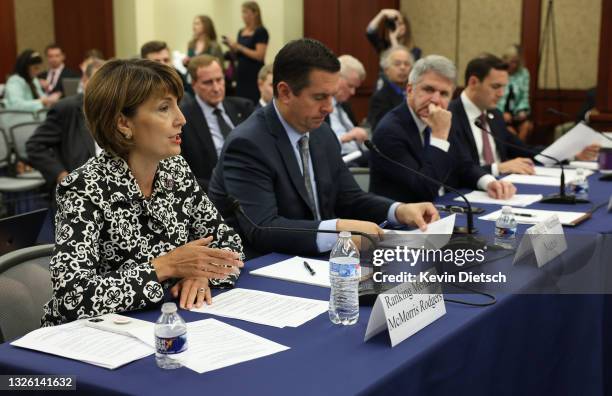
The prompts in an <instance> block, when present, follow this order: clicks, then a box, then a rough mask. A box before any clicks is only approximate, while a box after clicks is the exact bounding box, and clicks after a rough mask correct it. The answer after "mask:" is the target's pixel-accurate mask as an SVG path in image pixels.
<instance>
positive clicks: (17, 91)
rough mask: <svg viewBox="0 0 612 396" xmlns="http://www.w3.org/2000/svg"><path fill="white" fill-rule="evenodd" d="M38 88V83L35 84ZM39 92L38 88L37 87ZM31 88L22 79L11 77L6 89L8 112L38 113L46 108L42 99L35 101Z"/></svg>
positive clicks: (5, 96) (5, 99)
mask: <svg viewBox="0 0 612 396" xmlns="http://www.w3.org/2000/svg"><path fill="white" fill-rule="evenodd" d="M34 85H35V86H36V83H34ZM36 88H37V89H36V90H37V91H38V87H36ZM29 90H30V87H29V86H28V84H27V83H26V82H25V80H23V79H22V78H21V77H18V78H17V77H14V76H13V77H11V78H9V79H8V80H7V82H6V86H5V88H4V103H5V104H6V108H7V110H23V111H37V110H40V109H42V108H43V107H44V106H43V104H42V102H41V101H40V99H34V98H33V97H32V96H31V93H30V94H28V91H29Z"/></svg>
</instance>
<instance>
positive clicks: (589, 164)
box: [569, 161, 599, 171]
mask: <svg viewBox="0 0 612 396" xmlns="http://www.w3.org/2000/svg"><path fill="white" fill-rule="evenodd" d="M569 167H570V168H582V169H589V170H593V171H596V170H599V163H597V162H595V161H570V163H569Z"/></svg>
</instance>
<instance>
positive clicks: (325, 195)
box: [209, 39, 438, 255]
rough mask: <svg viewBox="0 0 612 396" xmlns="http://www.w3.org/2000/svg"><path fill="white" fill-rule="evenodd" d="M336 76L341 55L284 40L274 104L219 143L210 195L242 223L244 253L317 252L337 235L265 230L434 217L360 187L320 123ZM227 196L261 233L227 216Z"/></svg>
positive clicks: (373, 230)
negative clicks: (235, 200)
mask: <svg viewBox="0 0 612 396" xmlns="http://www.w3.org/2000/svg"><path fill="white" fill-rule="evenodd" d="M339 71H340V62H339V61H338V58H336V56H335V55H334V54H333V53H332V52H331V51H330V50H329V49H328V48H327V47H325V46H324V45H323V44H321V43H320V42H318V41H316V40H312V39H300V40H295V41H291V42H289V43H288V44H286V45H285V46H284V47H283V48H282V49H281V50H280V52H279V53H278V55H277V56H276V59H275V60H274V70H273V76H274V100H273V102H272V105H270V106H266V107H265V108H263V109H260V110H258V111H257V112H255V113H254V114H253V115H252V116H251V117H249V119H248V120H246V121H245V122H244V123H242V124H241V125H240V126H238V127H237V128H236V130H235V131H233V132H232V133H231V135H230V137H229V139H228V140H227V142H226V144H225V146H224V149H223V152H222V153H221V157H220V160H219V162H218V163H217V167H216V168H215V171H214V173H213V177H212V179H211V184H210V189H209V194H210V197H211V199H212V200H213V202H215V203H216V204H217V205H218V207H219V208H220V209H221V208H222V209H221V210H223V209H225V212H224V213H223V214H224V218H226V219H228V223H230V222H231V223H233V224H239V225H240V228H241V230H242V234H243V235H244V237H245V238H246V241H245V249H246V244H247V243H248V244H250V247H251V248H252V249H253V251H252V254H253V255H256V254H258V253H264V252H282V253H289V254H304V255H315V254H319V253H322V252H326V251H329V250H330V249H331V248H332V246H333V245H334V243H335V241H336V235H335V234H323V233H314V232H313V233H312V234H310V233H303V232H296V233H292V232H287V231H277V230H271V229H266V228H263V227H287V228H308V229H312V230H313V231H315V230H317V229H321V230H323V229H325V230H338V231H342V230H347V231H348V230H355V231H363V232H366V233H368V234H372V235H374V236H376V235H379V234H381V233H382V230H381V229H380V228H379V227H378V226H377V225H376V223H379V222H381V221H383V220H385V219H387V220H390V221H391V222H392V223H395V224H397V223H402V224H416V225H418V226H419V227H421V228H425V227H426V223H427V222H430V221H432V220H435V219H437V218H438V213H437V211H436V209H435V208H434V207H433V205H432V204H431V203H420V204H402V203H394V202H393V201H391V200H389V199H387V198H383V197H380V196H376V195H374V194H370V193H366V192H363V191H362V190H361V189H360V188H359V186H358V185H357V183H356V182H355V179H354V178H353V176H352V175H351V173H350V172H349V170H348V168H347V167H346V165H345V164H344V162H342V157H341V156H340V145H339V144H338V139H337V138H336V136H335V134H334V132H333V131H332V130H331V128H330V127H329V126H328V125H327V124H326V123H324V122H323V120H324V119H325V117H326V116H327V115H328V114H329V113H331V112H332V110H333V108H332V98H333V95H334V94H335V93H336V90H337V87H338V82H339V81H338V80H339V78H340V76H339ZM228 197H235V198H236V199H237V200H238V201H239V202H240V204H241V205H242V208H243V209H244V211H245V213H246V214H247V215H248V216H249V218H251V219H252V220H253V221H254V222H255V223H256V224H258V225H259V226H260V227H262V228H257V227H253V226H252V225H251V224H250V223H249V222H248V221H247V220H246V219H245V218H243V217H242V216H239V217H236V216H235V213H232V212H230V211H229V205H228ZM229 202H230V203H231V200H229ZM349 219H360V220H349Z"/></svg>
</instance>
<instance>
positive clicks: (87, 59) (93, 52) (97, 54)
mask: <svg viewBox="0 0 612 396" xmlns="http://www.w3.org/2000/svg"><path fill="white" fill-rule="evenodd" d="M103 59H104V54H102V51H100V50H99V49H97V48H92V49H89V50H87V51H85V55H84V56H83V61H81V63H80V64H79V69H81V75H83V74H85V70H86V69H87V65H89V64H90V63H91V62H93V61H94V60H103ZM84 91H85V87H83V80H82V79H81V81H80V82H79V88H78V89H77V93H83V92H84Z"/></svg>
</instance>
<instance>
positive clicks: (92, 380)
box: [0, 180, 612, 395]
mask: <svg viewBox="0 0 612 396" xmlns="http://www.w3.org/2000/svg"><path fill="white" fill-rule="evenodd" d="M608 186H612V184H605V185H604V184H603V183H601V182H597V181H593V180H592V181H591V189H592V193H591V194H592V196H593V197H594V198H595V201H596V202H598V200H603V199H604V198H605V196H609V194H610V190H611V189H612V188H611V187H608ZM523 187H525V188H523ZM600 188H601V189H600ZM604 189H605V190H607V192H606V191H603V190H604ZM553 190H554V189H550V192H552V191H553ZM535 191H538V192H548V191H549V190H548V189H545V188H538V187H537V186H519V192H524V193H526V192H535ZM447 199H448V198H447ZM606 199H607V198H606ZM483 206H484V207H486V208H487V209H488V210H492V209H496V208H494V207H489V206H487V205H483ZM534 206H535V207H544V206H541V205H534ZM546 208H554V209H555V210H564V209H565V207H559V206H554V207H553V206H551V205H547V206H546ZM586 208H587V207H586V206H576V207H575V208H574V207H571V209H570V208H568V209H565V210H584V209H586ZM600 216H601V217H602V218H603V219H600V218H599V217H600ZM610 219H611V217H610V215H609V214H607V213H605V211H602V210H598V211H597V212H596V213H595V218H594V219H591V220H589V221H587V222H585V223H584V224H582V225H580V226H578V227H576V228H575V229H567V228H566V231H567V232H568V234H571V233H580V232H581V233H585V234H592V235H594V236H595V235H596V234H597V233H606V232H610V230H612V226H611V225H610ZM458 221H459V222H461V221H464V216H460V217H459V219H458ZM477 226H478V227H479V229H480V230H481V232H484V233H487V232H492V227H493V224H492V222H484V221H477ZM587 240H588V238H587ZM591 250H593V245H591V244H589V243H584V244H578V245H577V246H576V248H574V249H571V251H569V252H568V255H569V256H565V261H566V262H567V263H572V261H576V260H580V257H581V256H582V255H584V254H586V253H588V252H589V251H591ZM286 257H287V256H284V255H279V254H271V255H267V256H263V257H260V258H258V259H255V260H251V261H249V262H248V263H247V266H248V268H249V269H254V268H259V267H261V266H264V265H267V264H270V263H273V262H276V261H278V260H281V259H284V258H286ZM510 260H511V258H507V259H506V260H500V261H499V262H497V263H496V264H495V265H499V266H503V265H506V266H509V265H510ZM551 264H552V265H555V264H554V263H551ZM557 265H559V264H558V263H557ZM522 276H525V280H526V281H530V280H531V281H537V280H538V279H540V278H538V277H539V276H541V275H538V272H537V271H535V270H534V271H531V272H529V271H528V272H525V273H523V275H522ZM238 286H239V287H242V288H252V289H259V290H266V291H271V292H277V293H282V294H287V295H294V296H302V297H310V298H317V299H321V300H327V299H328V297H329V289H324V288H320V287H315V286H307V285H302V284H295V283H289V282H283V281H279V280H274V279H268V278H261V277H255V276H251V275H250V274H248V273H247V272H246V271H245V273H243V275H242V276H241V277H240V280H239V283H238ZM463 297H464V298H465V299H476V298H477V297H475V296H472V295H470V296H463ZM496 297H497V299H498V302H497V304H495V305H493V306H489V307H486V308H475V307H469V306H463V305H458V304H453V303H447V305H446V309H447V314H446V315H445V316H443V317H442V318H441V319H439V320H438V321H436V322H434V323H432V324H431V325H429V326H427V327H426V328H425V329H423V330H422V331H420V332H418V333H417V334H415V335H414V336H412V337H411V338H409V339H407V340H406V341H404V342H403V343H401V344H399V345H398V346H396V347H395V348H391V347H390V346H389V340H388V336H387V335H386V334H385V333H382V334H380V335H378V336H376V337H375V338H374V339H372V340H371V341H369V342H367V343H364V342H363V336H364V334H365V328H366V325H367V320H368V317H369V315H370V312H371V308H369V307H361V308H360V319H359V322H358V323H357V324H356V325H354V326H350V327H341V326H335V325H333V324H331V322H330V321H329V319H328V318H327V315H321V316H319V317H317V318H315V319H313V320H312V321H310V322H308V323H306V324H304V325H302V326H300V327H298V328H284V329H277V328H273V327H268V326H262V325H257V324H252V323H248V322H243V321H239V320H233V319H224V318H217V319H219V320H222V321H224V322H226V323H229V324H231V325H235V326H238V327H240V328H242V329H245V330H247V331H250V332H252V333H254V334H257V335H260V336H262V337H266V338H268V339H271V340H273V341H275V342H278V343H281V344H283V345H286V346H289V347H290V348H291V349H290V350H288V351H285V352H281V353H278V354H275V355H272V356H268V357H264V358H261V359H257V360H253V361H249V362H245V363H242V364H238V365H235V366H231V367H227V368H224V369H221V370H216V371H213V372H209V373H204V374H201V375H199V374H197V373H195V372H193V371H191V370H189V369H186V368H181V369H178V370H175V371H164V370H161V369H158V368H157V367H156V365H155V361H154V358H153V356H150V357H147V358H144V359H142V360H139V361H136V362H133V363H131V364H129V365H127V366H124V367H122V368H119V369H117V370H114V371H111V370H106V369H103V368H98V367H95V366H91V365H87V364H84V363H79V362H76V361H72V360H68V359H62V358H59V357H55V356H51V355H46V354H43V353H38V352H35V351H29V350H23V349H19V348H15V347H12V346H10V345H9V344H8V343H5V344H3V345H0V374H7V373H13V374H29V373H41V374H42V373H44V374H71V375H76V378H77V389H78V390H79V391H85V392H88V393H91V394H94V393H99V394H112V393H128V394H162V393H168V394H170V393H172V394H179V395H182V394H189V393H192V392H196V393H198V394H199V393H207V394H215V395H225V394H241V395H245V394H271V395H279V394H282V395H286V394H291V395H302V394H303V395H307V394H341V395H344V394H418V395H449V394H459V395H461V394H472V395H491V394H495V395H517V394H521V395H544V394H545V395H548V394H555V395H558V394H560V395H565V394H568V395H570V394H571V395H573V394H581V395H582V394H584V395H601V394H604V392H605V389H604V387H605V386H606V381H607V382H608V383H607V386H610V384H609V382H610V378H609V377H610V375H611V374H610V368H611V367H612V365H611V361H612V342H611V340H610V332H611V331H610V325H611V323H610V322H611V319H610V313H611V312H612V303H611V300H610V299H609V298H608V297H607V296H603V295H512V294H498V295H497V296H496ZM158 314H159V312H158V311H143V312H134V313H131V314H130V315H133V316H134V317H138V318H141V319H145V320H149V321H155V319H156V318H157V316H158ZM181 314H182V315H183V317H184V318H185V319H186V320H187V321H193V320H199V319H203V318H207V317H209V316H208V315H202V314H197V313H191V312H184V311H182V312H181ZM608 390H609V388H608Z"/></svg>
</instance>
